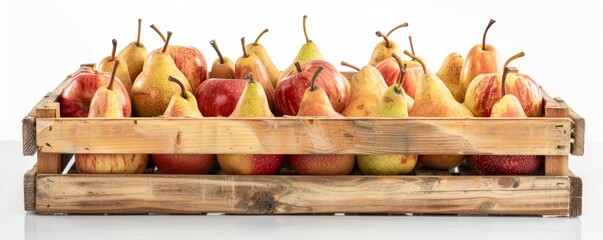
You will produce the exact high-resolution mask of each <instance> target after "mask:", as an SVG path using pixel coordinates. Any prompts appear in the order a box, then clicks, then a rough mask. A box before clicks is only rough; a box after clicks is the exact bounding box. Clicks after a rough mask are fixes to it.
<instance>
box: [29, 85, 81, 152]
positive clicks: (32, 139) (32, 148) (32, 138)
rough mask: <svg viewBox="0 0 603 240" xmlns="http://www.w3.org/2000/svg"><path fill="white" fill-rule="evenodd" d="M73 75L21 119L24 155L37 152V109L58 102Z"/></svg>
mask: <svg viewBox="0 0 603 240" xmlns="http://www.w3.org/2000/svg"><path fill="white" fill-rule="evenodd" d="M70 78H71V75H69V76H67V78H65V80H63V81H62V82H61V84H59V86H58V87H57V88H55V89H54V90H53V91H52V92H49V93H47V94H46V95H45V96H44V97H43V98H42V99H41V100H40V101H39V102H38V103H37V104H36V105H35V106H34V107H33V108H32V109H31V111H29V113H28V114H27V116H25V117H24V118H23V120H21V123H22V126H21V133H22V144H23V156H33V155H34V154H35V153H36V150H37V146H36V110H37V109H38V108H43V107H44V105H46V104H47V103H51V102H56V101H58V99H59V96H60V95H61V92H62V91H63V88H65V85H67V83H69V79H70Z"/></svg>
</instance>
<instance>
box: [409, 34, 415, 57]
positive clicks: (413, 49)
mask: <svg viewBox="0 0 603 240" xmlns="http://www.w3.org/2000/svg"><path fill="white" fill-rule="evenodd" d="M408 42H409V43H410V52H412V54H415V45H413V44H412V36H408Z"/></svg>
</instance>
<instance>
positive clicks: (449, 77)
mask: <svg viewBox="0 0 603 240" xmlns="http://www.w3.org/2000/svg"><path fill="white" fill-rule="evenodd" d="M464 62H465V61H464V60H463V56H461V54H460V53H457V52H453V53H450V54H448V56H446V58H445V59H444V62H443V63H442V66H441V67H440V70H438V72H437V73H436V75H437V76H438V77H439V78H440V79H442V82H444V84H446V87H448V90H450V93H452V96H454V99H456V101H457V102H460V103H462V102H463V101H464V100H465V99H464V98H463V96H464V95H465V93H463V92H462V91H463V90H462V87H461V82H460V80H461V70H462V69H463V64H464Z"/></svg>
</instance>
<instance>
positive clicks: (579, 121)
mask: <svg viewBox="0 0 603 240" xmlns="http://www.w3.org/2000/svg"><path fill="white" fill-rule="evenodd" d="M540 90H541V92H542V97H543V98H544V100H545V102H546V103H548V104H549V105H548V106H549V107H552V106H555V107H560V108H568V109H569V118H570V119H572V141H573V142H572V144H571V150H570V151H571V152H570V153H571V154H572V155H574V156H583V155H584V138H585V129H586V123H585V120H584V118H582V117H581V116H580V115H579V114H578V113H576V112H575V111H574V110H573V109H572V108H571V107H570V106H569V105H568V104H567V103H566V102H565V100H563V99H562V98H559V97H555V98H553V97H551V95H550V94H549V93H548V92H546V91H545V90H544V89H542V87H541V88H540Z"/></svg>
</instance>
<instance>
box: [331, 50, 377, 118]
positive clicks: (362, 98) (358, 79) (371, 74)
mask: <svg viewBox="0 0 603 240" xmlns="http://www.w3.org/2000/svg"><path fill="white" fill-rule="evenodd" d="M341 65H344V66H347V67H350V68H353V69H355V70H356V71H358V72H357V73H356V74H354V75H353V76H352V78H351V79H350V85H351V91H350V103H349V104H348V106H347V107H346V108H345V110H343V112H342V114H343V115H344V116H346V117H366V116H368V115H369V114H371V113H372V112H373V111H375V109H376V108H377V105H378V104H379V99H381V96H383V92H385V90H386V89H387V84H386V83H385V80H384V79H383V76H382V75H381V73H380V72H379V70H377V68H375V67H373V66H372V65H366V66H364V67H362V68H358V67H356V66H354V65H351V64H349V63H346V62H341Z"/></svg>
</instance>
